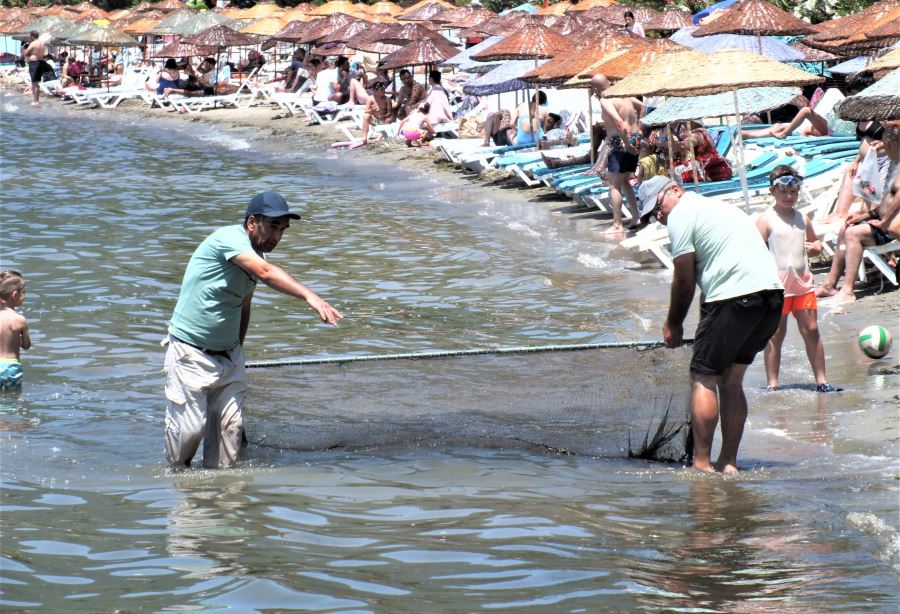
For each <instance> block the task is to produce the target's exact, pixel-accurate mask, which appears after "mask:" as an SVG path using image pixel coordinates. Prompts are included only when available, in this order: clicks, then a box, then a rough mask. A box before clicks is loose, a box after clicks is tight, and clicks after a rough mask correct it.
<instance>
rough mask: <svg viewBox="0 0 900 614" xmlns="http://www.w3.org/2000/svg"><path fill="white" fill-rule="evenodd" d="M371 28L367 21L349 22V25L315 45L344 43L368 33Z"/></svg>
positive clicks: (321, 39) (324, 37)
mask: <svg viewBox="0 0 900 614" xmlns="http://www.w3.org/2000/svg"><path fill="white" fill-rule="evenodd" d="M371 28H372V24H370V23H369V22H368V21H363V20H362V19H358V20H356V21H352V22H350V24H349V25H347V26H345V27H343V28H340V29H337V30H335V31H334V32H332V33H331V34H328V35H326V36H323V37H322V38H320V39H319V40H317V41H316V44H318V45H327V44H328V43H346V42H347V41H349V40H352V39H353V38H355V37H356V36H359V35H360V34H362V33H364V32H368V31H369V30H370V29H371Z"/></svg>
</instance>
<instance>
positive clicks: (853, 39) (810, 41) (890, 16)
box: [803, 0, 900, 57]
mask: <svg viewBox="0 0 900 614" xmlns="http://www.w3.org/2000/svg"><path fill="white" fill-rule="evenodd" d="M897 20H900V0H883V1H882V2H878V3H876V4H873V5H872V6H870V7H869V8H867V9H866V10H864V11H861V12H859V13H856V14H853V15H848V16H846V17H843V18H842V19H839V20H833V22H829V24H830V25H829V26H828V27H827V28H825V27H823V28H820V29H819V31H818V32H816V33H815V34H813V35H811V36H808V37H806V39H804V41H803V42H804V43H805V44H807V45H809V46H810V47H815V48H816V49H822V50H824V51H829V52H831V53H834V54H836V55H841V56H844V57H847V56H851V55H853V54H858V53H867V52H869V51H873V50H876V49H881V48H884V47H890V46H891V45H892V44H893V41H894V40H896V39H894V38H891V37H884V38H881V37H879V38H869V37H868V36H867V33H869V32H876V31H879V29H880V28H881V27H882V26H884V27H890V26H887V25H886V24H889V23H893V22H896V21H897Z"/></svg>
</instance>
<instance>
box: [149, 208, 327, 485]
mask: <svg viewBox="0 0 900 614" xmlns="http://www.w3.org/2000/svg"><path fill="white" fill-rule="evenodd" d="M292 219H294V220H298V219H300V216H299V215H297V214H296V213H291V212H290V211H289V209H288V204H287V202H286V201H285V200H284V198H282V197H281V195H280V194H278V193H277V192H261V193H260V194H257V195H256V196H254V197H253V199H252V200H251V201H250V204H249V205H248V206H247V210H246V212H245V215H244V223H243V225H234V226H226V227H225V228H220V229H219V230H217V231H215V232H214V233H212V234H211V235H209V236H208V237H207V238H206V240H204V241H203V242H202V243H201V244H200V246H199V247H198V248H197V249H196V251H195V252H194V255H193V256H191V260H190V262H188V266H187V269H186V270H185V272H184V279H183V281H182V283H181V292H180V293H179V295H178V303H177V304H176V305H175V312H174V313H173V314H172V319H171V321H170V322H169V337H168V340H167V341H168V350H167V351H166V359H165V366H164V369H163V370H164V371H165V373H166V398H167V399H168V405H167V407H166V429H165V430H166V432H165V445H166V458H167V460H168V461H169V462H170V463H171V464H172V465H173V466H176V467H188V466H190V464H191V459H193V457H194V455H195V454H196V452H197V448H198V447H199V446H200V441H201V440H203V442H204V443H203V466H204V467H207V468H226V467H231V466H232V465H233V464H234V463H235V461H236V460H237V456H238V451H239V449H240V445H241V440H242V437H243V433H244V428H243V418H242V410H243V405H244V396H245V394H246V391H247V382H246V377H245V375H244V353H243V350H242V345H243V343H244V336H245V335H246V333H247V326H248V325H249V323H250V302H251V300H252V299H253V291H254V290H255V289H256V284H257V282H258V281H262V282H263V283H264V284H266V285H267V286H269V287H270V288H272V289H274V290H278V291H279V292H282V293H284V294H287V295H289V296H294V297H296V298H300V299H303V300H304V301H306V302H307V303H308V304H309V306H310V307H312V308H313V309H314V310H315V311H316V313H318V314H319V317H320V318H322V321H323V322H328V323H329V324H336V323H337V321H338V320H339V319H340V318H341V317H342V316H341V314H340V312H338V311H337V310H336V309H334V308H333V307H332V306H331V305H329V304H328V303H326V302H325V301H323V300H322V299H321V298H319V296H318V295H317V294H316V293H315V292H313V291H312V290H310V289H309V288H307V287H306V286H304V285H302V284H301V283H299V282H298V281H297V280H295V279H294V278H293V277H291V276H290V275H289V274H288V273H287V272H286V271H285V270H284V269H282V268H280V267H277V266H275V265H274V264H270V263H269V262H267V261H266V258H265V254H267V253H269V252H271V251H272V250H274V249H275V246H276V245H278V242H279V241H280V240H281V237H282V235H283V234H284V231H285V230H287V228H288V227H289V226H290V221H291V220H292Z"/></svg>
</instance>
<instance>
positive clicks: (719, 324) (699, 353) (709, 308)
mask: <svg viewBox="0 0 900 614" xmlns="http://www.w3.org/2000/svg"><path fill="white" fill-rule="evenodd" d="M783 304H784V291H783V290H761V291H759V292H754V293H752V294H745V295H744V296H738V297H735V298H730V299H725V300H723V301H713V302H709V303H703V304H702V305H701V306H700V323H699V324H698V325H697V333H696V335H695V336H694V337H695V338H694V356H693V358H692V359H691V371H692V372H694V373H699V374H701V375H721V374H722V373H724V372H725V369H727V368H728V367H730V366H731V365H732V364H735V363H737V364H742V365H749V364H750V363H752V362H753V359H754V358H755V357H756V355H757V354H758V353H759V352H760V351H761V350H762V349H763V348H765V347H766V344H767V343H768V342H769V339H770V338H771V337H772V335H774V334H775V330H776V329H777V328H778V323H779V322H780V321H781V308H782V305H783Z"/></svg>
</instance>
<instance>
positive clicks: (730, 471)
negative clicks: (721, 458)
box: [719, 463, 739, 475]
mask: <svg viewBox="0 0 900 614" xmlns="http://www.w3.org/2000/svg"><path fill="white" fill-rule="evenodd" d="M719 471H720V472H721V473H724V474H725V475H734V474H736V473H739V472H738V468H737V467H735V466H734V465H732V464H731V463H728V464H726V465H722V467H721V468H720V469H719Z"/></svg>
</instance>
